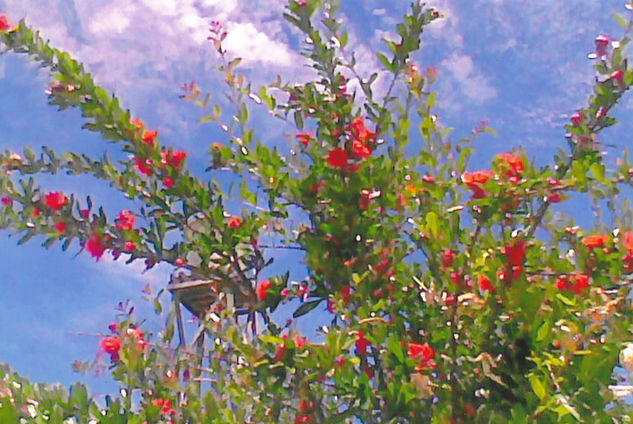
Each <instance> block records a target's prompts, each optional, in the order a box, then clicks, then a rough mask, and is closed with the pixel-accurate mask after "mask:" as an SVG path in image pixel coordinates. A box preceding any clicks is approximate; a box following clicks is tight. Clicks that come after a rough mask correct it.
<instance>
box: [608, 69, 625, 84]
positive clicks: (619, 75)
mask: <svg viewBox="0 0 633 424" xmlns="http://www.w3.org/2000/svg"><path fill="white" fill-rule="evenodd" d="M611 79H612V80H613V81H615V82H616V83H618V84H619V85H623V84H624V72H622V71H621V70H619V69H618V70H617V71H615V72H614V73H612V74H611Z"/></svg>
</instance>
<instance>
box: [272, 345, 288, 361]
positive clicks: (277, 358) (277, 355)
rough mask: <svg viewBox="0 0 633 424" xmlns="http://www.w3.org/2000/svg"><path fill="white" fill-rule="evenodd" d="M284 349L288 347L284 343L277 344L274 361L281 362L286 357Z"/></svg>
mask: <svg viewBox="0 0 633 424" xmlns="http://www.w3.org/2000/svg"><path fill="white" fill-rule="evenodd" d="M286 350H288V348H287V347H286V345H285V344H284V343H281V344H280V345H279V346H277V352H275V362H281V361H283V360H284V358H285V357H286Z"/></svg>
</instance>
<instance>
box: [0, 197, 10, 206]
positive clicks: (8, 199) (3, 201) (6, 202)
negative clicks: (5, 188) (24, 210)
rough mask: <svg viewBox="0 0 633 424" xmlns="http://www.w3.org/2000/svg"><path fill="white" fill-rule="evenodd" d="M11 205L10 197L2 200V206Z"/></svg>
mask: <svg viewBox="0 0 633 424" xmlns="http://www.w3.org/2000/svg"><path fill="white" fill-rule="evenodd" d="M12 203H13V200H11V198H10V197H3V198H2V206H11V204H12Z"/></svg>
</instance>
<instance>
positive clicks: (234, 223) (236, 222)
mask: <svg viewBox="0 0 633 424" xmlns="http://www.w3.org/2000/svg"><path fill="white" fill-rule="evenodd" d="M229 227H231V228H233V229H235V230H237V229H239V228H242V219H241V218H240V217H238V216H234V217H232V218H231V220H230V221H229Z"/></svg>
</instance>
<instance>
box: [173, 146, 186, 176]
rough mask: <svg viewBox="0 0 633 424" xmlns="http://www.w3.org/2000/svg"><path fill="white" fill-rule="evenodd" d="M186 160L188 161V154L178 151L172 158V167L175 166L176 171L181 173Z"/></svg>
mask: <svg viewBox="0 0 633 424" xmlns="http://www.w3.org/2000/svg"><path fill="white" fill-rule="evenodd" d="M185 159H187V152H185V151H183V150H176V151H175V152H174V153H172V156H171V166H173V167H174V169H175V170H176V171H180V169H181V168H182V163H183V162H184V160H185Z"/></svg>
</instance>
